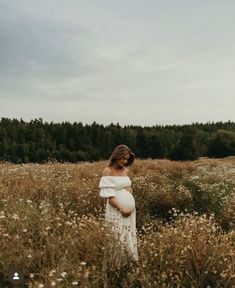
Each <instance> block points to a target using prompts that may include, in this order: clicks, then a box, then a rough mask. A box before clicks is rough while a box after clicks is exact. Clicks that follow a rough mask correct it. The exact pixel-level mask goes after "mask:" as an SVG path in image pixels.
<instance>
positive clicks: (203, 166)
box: [0, 157, 235, 288]
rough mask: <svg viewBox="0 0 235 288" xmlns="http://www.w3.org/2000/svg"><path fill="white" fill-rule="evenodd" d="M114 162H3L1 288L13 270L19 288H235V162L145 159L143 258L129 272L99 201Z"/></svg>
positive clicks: (140, 222)
mask: <svg viewBox="0 0 235 288" xmlns="http://www.w3.org/2000/svg"><path fill="white" fill-rule="evenodd" d="M107 164H108V161H99V162H93V163H88V162H82V163H76V164H70V163H57V162H55V163H53V162H49V163H46V164H31V163H29V164H19V165H15V164H12V163H8V162H5V163H3V162H2V163H0V233H1V237H0V287H1V288H7V287H12V286H11V285H12V284H10V283H9V281H8V280H7V278H8V271H9V269H10V267H11V266H12V265H16V266H18V267H20V268H21V270H22V271H23V273H24V276H25V282H24V284H22V285H19V286H18V287H30V288H44V287H46V288H48V287H59V288H62V287H63V288H71V287H83V288H88V287H89V288H93V287H94V288H97V287H98V288H99V287H100V288H102V287H104V288H109V287H115V288H116V287H144V288H145V287H190V288H192V287H195V288H201V287H207V288H209V287H235V157H228V158H224V159H208V158H200V159H199V160H197V161H182V162H174V161H168V160H151V159H147V160H138V159H137V160H136V161H135V162H134V164H133V165H132V166H131V167H130V173H129V176H130V178H131V180H132V184H133V185H132V188H133V195H134V197H135V200H136V209H137V232H138V252H139V258H140V259H139V263H137V264H133V263H127V264H125V265H124V263H123V265H121V266H117V265H116V264H115V261H113V257H114V255H115V253H116V252H118V251H120V247H119V245H120V244H119V243H117V242H115V241H114V235H113V234H112V232H111V231H110V230H109V229H108V227H107V226H106V223H105V222H104V208H105V200H104V199H102V198H100V197H99V188H98V184H99V180H100V176H101V172H102V170H103V169H104V167H105V166H107Z"/></svg>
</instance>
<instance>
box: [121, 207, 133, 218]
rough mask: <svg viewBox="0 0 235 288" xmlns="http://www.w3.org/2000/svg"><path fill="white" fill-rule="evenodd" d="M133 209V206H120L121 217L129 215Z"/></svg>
mask: <svg viewBox="0 0 235 288" xmlns="http://www.w3.org/2000/svg"><path fill="white" fill-rule="evenodd" d="M133 211H134V209H133V208H122V209H121V213H122V216H123V217H129V216H130V215H131V213H132V212H133Z"/></svg>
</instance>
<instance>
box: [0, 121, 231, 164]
mask: <svg viewBox="0 0 235 288" xmlns="http://www.w3.org/2000/svg"><path fill="white" fill-rule="evenodd" d="M118 144H126V145H128V146H129V147H130V148H131V149H132V150H133V151H134V153H135V155H136V157H137V158H139V159H147V158H151V159H169V160H196V159H198V158H199V157H211V158H222V157H227V156H233V155H235V123H234V122H231V121H228V122H209V123H204V124H203V123H193V124H188V125H165V126H163V125H155V126H151V127H148V126H143V127H142V126H139V125H125V126H121V125H119V123H116V124H113V123H111V124H109V125H107V126H105V125H103V124H97V123H96V122H95V121H94V122H93V123H92V124H91V125H88V124H85V125H84V124H83V123H82V122H74V123H70V122H61V123H54V122H50V123H48V122H45V121H43V119H42V118H39V119H34V120H31V121H29V122H26V121H24V120H22V119H20V120H18V119H14V118H13V119H9V118H1V121H0V161H9V162H12V163H29V162H34V163H46V162H48V161H58V162H71V163H76V162H78V161H91V162H92V161H99V160H104V159H108V157H109V156H110V154H111V151H112V150H113V148H114V147H115V146H116V145H118Z"/></svg>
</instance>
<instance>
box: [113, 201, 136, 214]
mask: <svg viewBox="0 0 235 288" xmlns="http://www.w3.org/2000/svg"><path fill="white" fill-rule="evenodd" d="M109 204H110V205H112V206H113V207H114V208H117V209H118V210H119V211H120V212H121V213H122V216H124V217H128V216H130V215H131V213H132V212H133V210H134V209H133V208H123V207H122V206H121V205H120V204H119V202H118V201H117V199H116V197H109Z"/></svg>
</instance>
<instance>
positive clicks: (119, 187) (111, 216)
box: [99, 176, 138, 261]
mask: <svg viewBox="0 0 235 288" xmlns="http://www.w3.org/2000/svg"><path fill="white" fill-rule="evenodd" d="M128 186H131V179H130V178H129V177H128V176H102V177H101V179H100V183H99V188H100V196H101V197H104V198H107V201H106V207H105V220H107V221H108V222H109V223H111V224H112V225H111V227H112V230H113V231H114V232H115V233H116V234H117V235H118V238H119V240H120V241H121V242H122V243H123V244H124V245H125V247H126V250H127V252H128V254H129V255H130V256H131V258H132V259H133V260H134V261H138V252H137V239H136V208H135V199H134V197H133V195H132V193H130V192H129V191H128V190H126V189H125V187H128ZM108 197H116V199H117V201H118V202H119V203H120V204H121V205H122V207H126V208H133V209H134V210H133V212H132V213H131V215H130V216H128V217H124V216H122V214H121V212H120V211H119V210H118V209H116V208H114V207H113V206H112V205H111V204H110V203H109V199H108Z"/></svg>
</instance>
